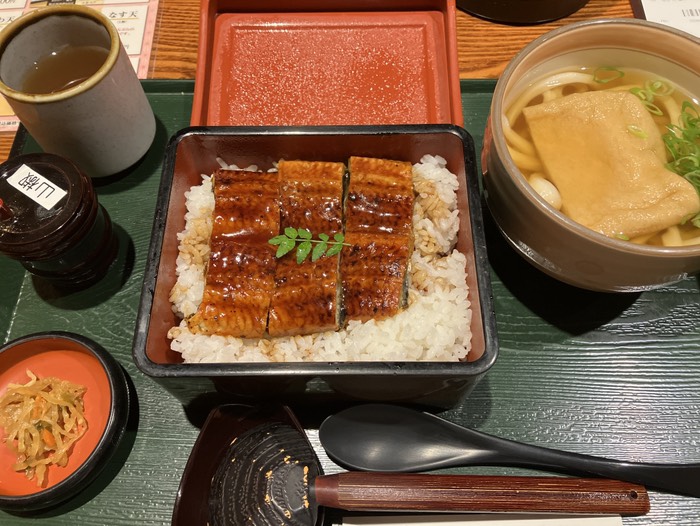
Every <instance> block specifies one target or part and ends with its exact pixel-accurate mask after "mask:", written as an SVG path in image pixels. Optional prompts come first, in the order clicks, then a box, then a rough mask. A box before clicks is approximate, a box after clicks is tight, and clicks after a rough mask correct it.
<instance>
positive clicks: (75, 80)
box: [22, 46, 109, 94]
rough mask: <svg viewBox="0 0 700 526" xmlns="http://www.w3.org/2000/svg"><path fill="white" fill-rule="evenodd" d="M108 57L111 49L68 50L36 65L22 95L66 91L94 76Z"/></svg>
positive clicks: (30, 73) (83, 47) (76, 48)
mask: <svg viewBox="0 0 700 526" xmlns="http://www.w3.org/2000/svg"><path fill="white" fill-rule="evenodd" d="M108 54H109V50H108V49H104V48H101V47H98V46H66V47H64V48H62V49H60V50H58V51H56V52H54V53H51V54H50V55H47V56H45V57H41V58H40V59H39V60H37V61H36V62H35V63H34V69H32V70H31V71H29V73H28V74H27V76H26V78H25V79H24V82H23V83H22V91H24V92H25V93H34V94H47V93H56V92H57V91H63V90H66V89H68V88H70V87H72V86H75V85H76V84H79V83H80V82H83V81H84V80H86V79H87V78H89V77H90V76H92V75H93V74H95V72H97V70H98V69H100V66H102V64H104V63H105V60H107V55H108Z"/></svg>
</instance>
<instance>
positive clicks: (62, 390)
mask: <svg viewBox="0 0 700 526" xmlns="http://www.w3.org/2000/svg"><path fill="white" fill-rule="evenodd" d="M27 376H29V382H27V383H26V384H10V385H9V386H8V388H7V391H6V392H5V394H4V395H3V396H2V397H1V398H0V426H1V427H2V428H3V429H4V432H5V437H4V441H5V443H6V444H7V446H8V447H9V448H10V449H11V450H13V451H14V452H15V453H16V455H17V462H16V463H15V464H14V466H13V469H14V470H15V471H21V472H24V474H25V475H26V477H27V478H28V479H29V480H32V479H35V480H36V484H37V486H42V485H43V484H44V481H45V480H46V470H47V468H48V466H50V465H58V466H65V465H66V464H67V463H68V455H69V454H70V451H71V449H72V447H73V445H74V444H75V442H77V441H78V440H79V439H80V438H81V437H82V436H83V435H84V434H85V431H86V430H87V421H86V420H85V416H84V414H83V395H84V394H85V391H86V388H85V387H83V386H81V385H77V384H73V383H71V382H69V381H66V380H61V379H59V378H53V377H47V378H41V379H40V378H37V376H36V375H35V374H34V373H32V372H31V371H27Z"/></svg>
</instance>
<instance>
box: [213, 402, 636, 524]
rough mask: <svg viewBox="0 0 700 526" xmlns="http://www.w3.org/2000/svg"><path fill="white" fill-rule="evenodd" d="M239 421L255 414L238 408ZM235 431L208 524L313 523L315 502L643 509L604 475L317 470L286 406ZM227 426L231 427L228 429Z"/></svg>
mask: <svg viewBox="0 0 700 526" xmlns="http://www.w3.org/2000/svg"><path fill="white" fill-rule="evenodd" d="M243 417H244V418H241V419H239V422H243V420H246V419H247V420H250V418H253V419H255V415H243ZM265 418H266V421H264V422H263V421H261V422H260V423H256V424H255V425H254V426H250V425H248V426H246V427H245V430H244V431H243V432H242V433H241V434H237V435H235V436H234V437H233V438H232V439H231V442H230V445H229V446H228V447H227V449H226V453H225V454H224V458H222V459H221V461H220V463H219V465H218V468H217V469H216V470H215V473H214V474H213V477H212V482H211V489H210V495H209V503H208V505H209V519H208V524H210V525H211V526H224V525H225V526H229V525H236V526H238V525H244V524H245V525H248V524H255V525H256V526H266V525H275V526H277V525H279V524H286V525H291V526H296V525H300V526H301V525H304V526H314V525H315V524H318V522H317V521H319V514H318V510H319V507H323V506H325V507H332V508H336V509H343V510H361V511H481V512H510V511H521V512H553V513H587V514H591V513H611V514H620V515H642V514H644V513H646V512H647V511H648V510H649V500H648V495H647V493H646V491H645V488H644V487H643V486H639V485H634V484H628V483H622V482H619V481H615V480H607V479H586V478H565V477H507V476H505V477H504V476H475V475H430V474H391V473H362V472H346V473H338V474H334V475H323V473H322V469H321V465H320V463H319V461H318V459H317V457H316V454H315V452H314V450H313V448H312V446H311V444H310V443H309V441H308V439H307V438H306V434H305V432H304V430H303V428H302V427H301V426H300V425H299V424H298V422H297V421H296V419H295V418H294V417H293V416H292V414H291V412H290V411H289V410H288V409H286V408H285V412H282V413H279V414H278V415H277V416H276V417H275V418H271V417H270V415H269V414H265ZM232 431H234V430H232Z"/></svg>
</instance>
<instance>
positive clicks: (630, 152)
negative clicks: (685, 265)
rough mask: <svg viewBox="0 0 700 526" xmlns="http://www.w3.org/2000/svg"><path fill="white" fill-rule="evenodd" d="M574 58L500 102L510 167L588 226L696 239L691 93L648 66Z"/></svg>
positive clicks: (696, 113) (695, 131) (699, 158)
mask: <svg viewBox="0 0 700 526" xmlns="http://www.w3.org/2000/svg"><path fill="white" fill-rule="evenodd" d="M598 55H599V56H598V58H599V59H600V57H606V56H611V57H612V58H613V59H614V58H615V53H611V54H605V53H599V54H598ZM581 59H582V60H573V61H571V63H572V64H576V65H575V66H572V67H563V68H559V69H555V70H554V71H552V72H550V73H548V74H546V75H541V76H539V77H536V78H534V79H531V80H530V81H529V82H528V83H527V87H526V88H524V89H522V90H520V91H519V93H518V94H517V95H516V96H514V97H512V98H511V101H510V103H509V104H508V105H507V106H505V115H504V117H503V131H504V134H505V139H506V143H507V146H508V151H509V153H510V155H511V157H512V159H513V161H514V163H515V165H516V166H517V167H518V169H519V170H520V172H521V173H522V174H523V175H524V176H525V178H526V179H527V181H528V182H529V183H530V185H531V186H532V187H533V189H534V190H535V191H536V192H537V193H538V194H539V195H540V196H541V197H542V198H544V199H545V200H546V201H547V202H548V203H549V204H550V205H551V206H552V207H554V208H556V209H557V210H560V211H561V212H562V213H564V214H565V215H567V216H568V217H569V218H571V219H573V220H574V221H577V222H578V223H580V224H582V225H584V226H586V227H588V228H591V229H592V230H595V231H598V232H600V233H602V234H605V235H607V236H609V237H613V238H616V239H621V240H627V241H630V242H634V243H641V244H649V245H657V246H684V245H694V244H700V106H699V105H698V98H697V94H692V93H690V92H688V91H687V90H686V89H685V88H684V87H683V86H680V85H678V84H676V83H675V82H673V81H671V80H668V79H667V78H665V77H664V76H663V74H659V73H658V72H657V71H654V70H645V69H640V68H636V67H628V66H627V65H626V62H620V63H617V62H614V61H613V62H604V63H601V62H600V61H598V62H585V60H587V57H585V56H582V57H581ZM633 62H634V61H633Z"/></svg>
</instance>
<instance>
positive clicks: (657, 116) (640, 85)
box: [504, 66, 700, 246]
mask: <svg viewBox="0 0 700 526" xmlns="http://www.w3.org/2000/svg"><path fill="white" fill-rule="evenodd" d="M600 90H604V91H620V92H623V91H629V92H631V93H633V94H635V95H636V96H637V97H638V98H640V100H642V103H643V104H644V105H645V107H646V108H647V109H648V110H649V112H650V114H651V116H652V118H653V121H654V123H655V124H656V126H657V128H658V130H659V132H660V134H661V135H662V136H664V135H667V134H670V133H676V134H678V125H679V122H680V121H681V115H682V113H684V112H688V113H689V114H690V115H692V116H693V119H695V121H694V122H695V123H696V124H697V125H698V126H700V119H698V115H699V114H700V107H699V105H698V100H697V99H696V98H694V97H692V96H691V95H690V94H688V93H686V92H684V91H683V90H682V89H681V88H680V87H678V86H675V85H673V84H672V83H670V82H669V81H667V80H665V79H662V78H660V77H659V76H658V75H654V74H651V73H649V72H647V71H643V70H640V69H631V68H617V67H600V66H595V67H578V68H575V69H574V68H569V69H562V70H560V71H557V72H554V73H552V74H549V75H547V76H546V77H544V78H540V79H537V80H535V81H534V82H531V83H530V84H529V85H528V87H527V88H526V89H525V90H524V91H523V92H522V94H521V95H520V96H518V97H517V98H516V99H515V100H514V101H513V102H512V104H510V106H509V107H508V109H507V110H506V115H505V121H506V122H504V130H505V133H506V141H507V144H508V148H509V151H510V153H511V157H512V158H513V161H514V162H515V164H516V166H517V167H518V169H519V170H520V171H521V173H522V174H523V175H524V176H525V178H526V179H527V180H528V181H529V182H530V184H531V185H532V186H533V188H534V189H535V191H537V192H538V193H539V194H540V195H541V196H542V197H543V198H544V199H545V200H547V201H548V202H549V203H550V204H551V205H552V206H554V207H555V208H557V209H562V207H564V208H565V203H562V201H561V196H560V194H559V192H558V190H557V188H556V186H555V185H554V184H553V182H552V181H551V178H550V177H549V175H548V174H547V173H546V169H545V166H544V163H543V162H542V160H541V158H540V155H539V153H538V151H537V148H536V146H535V142H534V141H533V138H532V135H531V133H530V129H529V125H528V122H527V120H526V118H525V116H524V114H523V109H524V108H526V107H532V106H537V105H539V104H542V103H545V102H549V101H552V100H555V99H559V98H562V97H567V96H569V95H571V94H574V93H585V92H590V91H600ZM669 127H671V128H669ZM681 127H682V125H681ZM673 129H675V130H676V131H675V132H674V131H673ZM629 132H630V133H632V134H634V133H639V131H638V130H635V129H634V127H633V126H630V127H629ZM694 142H695V150H696V153H695V156H696V157H695V158H696V161H698V162H700V159H698V158H697V152H700V138H698V137H696V138H695V140H694ZM672 160H673V158H672V155H671V152H670V150H669V148H668V147H667V148H666V162H667V163H671V161H672ZM691 162H693V161H691ZM667 168H668V169H669V170H671V171H672V172H674V173H678V170H676V169H674V168H672V167H671V166H670V165H667ZM678 176H679V177H682V175H678ZM696 177H697V179H698V180H696V182H694V183H693V184H694V186H695V188H696V190H697V191H698V192H699V193H700V172H698V175H697V176H696ZM687 178H688V179H689V180H690V179H692V176H689V177H687ZM691 182H693V181H691ZM693 219H695V224H697V225H698V226H695V225H694V224H693V221H692V220H693ZM699 227H700V214H698V215H697V216H695V217H694V218H693V217H688V218H687V219H686V220H684V221H682V222H681V224H678V225H675V226H672V227H670V228H667V229H665V230H663V231H659V232H654V233H652V234H649V235H644V236H639V237H636V238H633V239H630V241H633V242H637V243H644V244H652V245H665V246H678V245H688V244H698V243H700V228H699ZM619 237H620V238H622V239H625V238H624V237H623V236H619Z"/></svg>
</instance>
